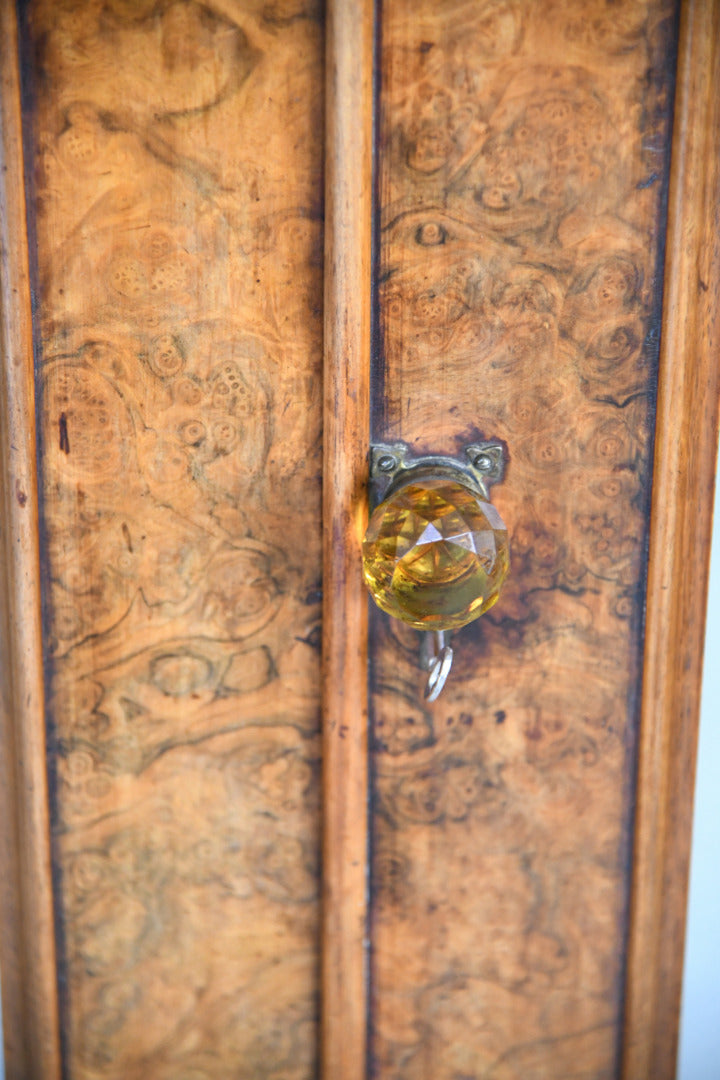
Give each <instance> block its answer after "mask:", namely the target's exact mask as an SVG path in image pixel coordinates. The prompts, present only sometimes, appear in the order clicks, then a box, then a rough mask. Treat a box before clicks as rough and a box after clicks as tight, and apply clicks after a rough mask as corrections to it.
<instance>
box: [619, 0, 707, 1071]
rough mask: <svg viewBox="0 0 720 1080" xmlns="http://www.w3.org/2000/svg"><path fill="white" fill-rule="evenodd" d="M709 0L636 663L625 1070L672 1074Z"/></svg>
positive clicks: (674, 279)
mask: <svg viewBox="0 0 720 1080" xmlns="http://www.w3.org/2000/svg"><path fill="white" fill-rule="evenodd" d="M718 86H720V4H718V3H717V2H707V3H706V2H705V0H689V2H687V3H685V4H684V6H683V11H682V21H681V25H680V38H679V56H678V77H677V92H676V106H675V122H674V132H673V148H672V171H671V176H670V199H669V211H668V230H667V254H666V263H665V296H664V305H663V324H662V337H661V341H662V347H661V353H660V372H659V393H658V420H657V429H658V436H657V440H656V449H655V478H654V486H653V504H652V513H651V517H650V565H649V573H648V589H647V620H646V635H645V669H644V678H643V691H642V703H643V704H642V715H641V728H640V757H639V771H638V783H637V815H636V831H635V852H634V855H635V858H634V871H633V873H634V876H633V895H632V910H631V921H630V937H629V970H628V982H627V1008H626V1014H625V1060H624V1069H623V1076H624V1077H625V1080H636V1078H637V1077H641V1078H645V1077H647V1078H648V1080H649V1078H652V1080H673V1078H674V1076H675V1059H676V1056H677V1040H678V1016H679V1009H680V991H681V984H682V961H683V941H684V928H685V905H686V899H687V881H688V870H689V861H690V836H691V829H692V810H693V789H694V779H695V754H696V748H697V723H698V712H699V705H700V689H701V673H702V652H703V634H704V628H705V604H706V597H707V581H708V562H709V558H710V541H711V532H712V514H713V494H714V476H715V456H716V449H717V430H718V393H719V388H720V361H719V358H720V241H719V240H718V236H719V235H720V96H719V95H718Z"/></svg>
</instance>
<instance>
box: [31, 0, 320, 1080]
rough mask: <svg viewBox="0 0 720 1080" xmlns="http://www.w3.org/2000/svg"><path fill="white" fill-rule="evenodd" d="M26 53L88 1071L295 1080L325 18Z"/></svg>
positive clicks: (223, 11)
mask: <svg viewBox="0 0 720 1080" xmlns="http://www.w3.org/2000/svg"><path fill="white" fill-rule="evenodd" d="M23 33H24V51H25V54H26V61H27V63H26V83H27V85H26V88H25V89H26V98H27V101H28V102H30V103H31V104H32V108H31V110H30V112H29V114H28V118H27V119H28V125H29V150H28V155H29V161H30V166H29V171H30V174H31V185H30V191H31V197H32V199H33V201H34V202H33V204H34V205H35V206H36V210H37V223H36V227H37V264H36V278H37V299H38V307H37V312H38V322H37V328H38V329H37V333H38V339H39V340H38V355H39V364H38V375H37V378H38V393H39V403H40V404H39V409H40V417H41V431H42V445H41V456H40V476H41V493H42V494H41V503H42V509H43V528H42V548H43V551H44V574H45V580H44V588H45V594H46V659H47V664H48V671H49V684H48V686H49V718H50V724H51V732H52V739H53V744H52V745H53V751H54V753H53V761H54V766H53V772H54V785H55V797H54V804H53V806H54V815H55V829H54V849H55V870H56V883H57V898H56V902H57V910H58V922H59V926H60V942H61V945H62V953H63V955H62V957H61V975H62V985H63V986H64V1007H65V1056H66V1062H67V1071H68V1075H69V1076H71V1077H73V1078H78V1080H79V1078H81V1077H82V1078H88V1080H91V1078H92V1080H101V1078H102V1080H105V1078H106V1080H120V1078H122V1080H131V1078H133V1077H136V1078H138V1080H140V1078H142V1080H163V1078H167V1080H170V1078H172V1080H180V1078H181V1077H182V1080H210V1078H212V1077H217V1078H221V1077H222V1078H225V1077H227V1076H229V1075H230V1074H231V1073H232V1075H243V1076H258V1075H260V1074H262V1075H263V1076H266V1077H268V1080H270V1078H272V1080H306V1078H309V1077H311V1076H314V1075H315V1070H316V997H317V984H318V976H317V965H318V960H317V935H318V878H317V873H318V868H317V864H318V852H319V808H318V805H317V791H318V769H319V743H318V716H319V659H318V648H319V603H320V599H321V597H320V591H319V581H320V574H321V554H320V544H321V530H320V526H319V521H320V471H321V458H320V430H321V410H322V401H321V392H320V360H321V348H322V332H321V308H322V300H321V294H322V225H321V213H322V206H321V195H322V192H321V177H322V96H321V95H322V90H323V85H322V76H321V73H322V63H323V62H322V48H323V37H322V22H321V19H320V13H319V8H318V7H317V5H315V4H314V3H313V2H312V0H308V2H307V3H304V2H303V0H299V2H295V0H288V2H285V0H280V3H275V4H271V5H266V4H261V3H259V2H258V3H255V2H254V0H243V2H242V3H240V2H235V0H226V2H222V0H217V2H212V3H208V4H199V3H195V2H193V0H161V2H160V3H157V2H156V0H151V2H145V0H132V2H126V0H82V2H78V0H60V2H58V0H47V2H46V0H37V2H34V3H32V4H31V5H29V9H28V13H27V16H26V24H25V27H24V31H23ZM280 493H282V496H281V497H280ZM297 537H301V538H302V542H301V543H298V542H296V540H295V539H292V540H291V538H297ZM238 1069H240V1070H241V1072H240V1073H239V1072H238Z"/></svg>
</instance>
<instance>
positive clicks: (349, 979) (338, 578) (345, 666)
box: [321, 0, 374, 1080]
mask: <svg viewBox="0 0 720 1080" xmlns="http://www.w3.org/2000/svg"><path fill="white" fill-rule="evenodd" d="M373 31H374V3H373V0H356V2H353V3H351V4H349V3H347V2H346V0H330V3H329V4H328V7H327V25H326V34H327V53H326V78H327V94H326V114H325V115H326V124H327V140H326V147H327V153H326V159H325V342H324V348H325V370H324V399H325V411H324V428H323V442H324V479H323V531H324V539H325V544H324V549H323V554H324V575H323V743H322V746H323V930H322V943H321V948H322V1048H321V1063H322V1076H323V1078H324V1080H362V1078H363V1077H364V1076H365V1075H366V1073H365V1057H366V1037H367V1032H366V1028H367V1024H366V1015H367V1002H366V985H367V927H366V920H367V835H368V826H367V791H368V775H367V608H368V599H367V593H366V591H365V586H364V584H363V579H362V569H361V565H360V541H361V539H362V535H363V532H364V528H365V519H366V517H367V504H366V495H365V493H366V488H367V446H368V434H369V428H370V412H369V393H370V378H369V368H370V298H371V280H370V277H371V274H370V263H371V254H372V245H371V240H372V234H371V224H372V209H373V208H372V149H373V148H372V135H373V49H374V33H373Z"/></svg>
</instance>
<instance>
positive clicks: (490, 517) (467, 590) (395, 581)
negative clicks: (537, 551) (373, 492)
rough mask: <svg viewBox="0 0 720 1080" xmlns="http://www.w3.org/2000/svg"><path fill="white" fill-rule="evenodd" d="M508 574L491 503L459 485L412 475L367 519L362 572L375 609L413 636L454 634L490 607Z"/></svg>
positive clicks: (502, 531)
mask: <svg viewBox="0 0 720 1080" xmlns="http://www.w3.org/2000/svg"><path fill="white" fill-rule="evenodd" d="M509 568H510V557H509V552H508V535H507V529H506V528H505V525H504V524H503V522H502V519H501V517H500V515H499V514H498V512H497V510H496V509H495V507H494V506H493V505H492V503H490V502H488V501H487V500H486V499H484V498H483V497H482V496H481V495H480V494H478V493H477V492H475V491H473V490H472V489H471V488H470V487H469V486H466V485H465V484H464V483H461V482H460V481H459V480H455V479H452V478H450V477H447V476H432V475H425V476H422V475H419V476H418V475H416V476H415V477H412V478H411V477H410V476H409V477H408V479H407V482H406V483H404V484H403V485H402V486H400V487H398V488H397V489H396V490H395V491H394V492H391V493H390V494H389V495H388V497H387V498H386V499H385V501H384V502H381V503H380V505H379V506H378V507H377V509H376V510H375V511H374V513H373V514H372V516H371V518H370V524H369V525H368V530H367V533H366V534H365V540H364V541H363V569H364V574H365V581H366V583H367V586H368V588H369V589H370V592H371V593H372V596H373V599H374V600H375V603H376V604H377V605H378V607H380V608H382V610H383V611H386V612H387V613H388V615H393V616H394V617H395V618H396V619H401V620H402V621H403V622H406V623H409V624H410V626H414V627H416V628H417V629H418V630H455V629H458V628H459V627H461V626H466V625H467V623H469V622H472V620H473V619H477V618H478V616H480V615H482V614H483V613H484V612H485V611H487V610H488V609H489V608H491V607H492V606H493V604H494V603H495V601H496V600H497V598H498V596H499V594H500V588H501V586H502V584H503V582H504V581H505V578H506V577H507V574H508V570H509Z"/></svg>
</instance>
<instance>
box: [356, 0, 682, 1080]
mask: <svg viewBox="0 0 720 1080" xmlns="http://www.w3.org/2000/svg"><path fill="white" fill-rule="evenodd" d="M674 16H675V9H674V5H673V4H672V3H666V2H664V0H659V2H655V0H649V2H643V3H635V4H628V5H621V6H607V5H606V4H605V3H598V2H595V0H588V2H585V3H576V4H571V5H568V4H565V3H555V2H548V3H543V4H525V5H522V4H513V3H486V4H474V3H466V2H463V0H457V2H455V0H453V2H451V3H444V4H440V5H438V4H436V3H430V2H427V3H425V2H423V3H420V4H418V3H409V2H403V0H392V2H390V0H386V2H385V3H383V5H382V9H381V49H380V56H381V81H380V103H379V117H380V120H379V151H380V153H379V184H378V191H379V195H378V199H379V206H378V227H379V241H378V242H379V262H378V281H377V300H378V311H379V324H378V339H377V355H376V360H375V380H376V382H375V383H374V397H373V409H374V416H375V431H374V435H375V438H376V439H381V440H382V441H392V440H393V439H395V438H400V439H403V440H405V441H407V442H409V443H410V444H411V446H412V447H413V448H414V449H415V450H416V451H424V452H427V451H432V452H448V451H454V450H456V449H460V447H461V446H462V444H463V443H464V442H467V441H469V440H470V439H472V438H499V439H501V440H503V441H504V442H505V444H506V445H507V448H508V457H509V466H508V469H507V473H506V477H505V480H504V483H503V484H502V485H499V486H498V487H496V488H495V489H494V490H493V501H494V502H495V503H496V504H497V506H498V509H499V510H500V512H501V514H502V517H503V519H504V521H505V522H506V524H507V526H508V529H509V532H510V553H511V555H510V557H511V573H510V578H509V580H508V582H507V584H506V586H505V590H504V592H503V594H502V596H501V598H500V601H499V602H498V604H497V605H496V606H495V607H494V608H493V610H492V611H491V612H489V613H488V614H487V615H486V616H484V617H483V618H482V619H481V620H479V621H478V622H477V623H474V624H472V625H471V626H470V627H467V628H466V629H465V630H463V631H461V632H459V633H458V634H457V635H456V636H455V640H454V644H455V647H456V657H455V667H454V670H453V673H452V675H451V678H450V680H449V682H448V685H447V688H446V690H445V691H444V692H443V695H442V697H441V698H440V700H439V701H438V703H437V704H436V705H434V706H432V707H428V706H427V705H424V704H423V703H422V699H421V686H422V682H423V676H422V673H421V672H420V671H419V670H418V642H417V637H416V635H415V634H414V633H412V632H406V631H405V630H403V629H402V627H399V626H398V624H397V623H394V624H391V623H390V622H388V621H386V620H383V619H381V618H379V617H378V618H376V619H375V622H374V638H373V645H372V648H371V653H372V657H373V661H372V665H373V666H372V669H371V670H372V671H373V674H374V678H373V691H374V728H373V746H374V774H375V782H374V800H373V808H374V816H373V837H374V840H373V864H372V881H373V886H374V889H373V904H372V915H371V926H372V931H373V938H372V956H373V961H372V1023H373V1039H372V1051H371V1052H372V1059H373V1062H374V1068H375V1075H376V1076H377V1077H379V1078H383V1080H384V1078H387V1080H390V1078H391V1077H393V1078H394V1077H399V1076H402V1077H403V1080H416V1078H417V1080H420V1078H425V1077H428V1076H432V1077H433V1080H458V1078H460V1077H462V1078H463V1080H465V1078H466V1077H476V1076H483V1077H487V1078H488V1080H490V1078H492V1080H520V1078H522V1080H528V1078H530V1077H532V1078H533V1080H539V1078H541V1077H544V1078H550V1077H553V1078H556V1077H561V1076H568V1075H573V1076H583V1077H588V1078H590V1077H592V1078H593V1080H599V1078H601V1077H607V1078H609V1077H611V1076H614V1075H615V1072H616V1069H617V1063H618V1054H619V1045H620V1038H621V1010H622V996H623V975H624V955H625V954H624V946H625V934H626V926H627V903H628V889H629V860H630V846H631V833H632V824H633V818H632V802H633V772H634V766H635V754H634V747H635V744H636V739H637V685H638V678H639V674H640V670H641V656H642V621H643V620H642V616H643V588H644V582H645V573H646V542H647V540H646V538H647V528H648V508H649V492H650V482H651V463H652V446H653V434H654V394H655V380H656V368H657V353H658V313H659V310H660V303H661V289H660V282H661V280H662V279H661V273H660V268H661V262H660V259H661V253H662V251H661V249H662V230H663V227H664V226H663V191H664V190H665V187H666V183H667V166H668V157H669V119H670V113H671V107H672V87H673V70H672V40H673V32H674Z"/></svg>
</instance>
